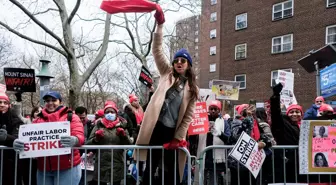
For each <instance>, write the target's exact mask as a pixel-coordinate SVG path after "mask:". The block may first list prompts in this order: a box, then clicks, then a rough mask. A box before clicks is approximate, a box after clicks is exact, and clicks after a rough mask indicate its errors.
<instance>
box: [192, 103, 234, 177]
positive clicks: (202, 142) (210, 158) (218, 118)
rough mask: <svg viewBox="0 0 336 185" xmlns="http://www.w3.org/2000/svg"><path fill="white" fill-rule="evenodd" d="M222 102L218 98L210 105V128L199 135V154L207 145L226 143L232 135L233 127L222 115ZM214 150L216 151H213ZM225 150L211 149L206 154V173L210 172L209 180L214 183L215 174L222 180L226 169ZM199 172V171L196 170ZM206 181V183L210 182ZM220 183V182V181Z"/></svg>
mask: <svg viewBox="0 0 336 185" xmlns="http://www.w3.org/2000/svg"><path fill="white" fill-rule="evenodd" d="M221 110H222V103H221V102H220V101H218V100H214V101H211V103H210V104H209V107H208V118H209V124H210V125H209V126H210V130H209V132H208V133H207V134H200V135H198V142H197V143H198V147H197V156H199V154H200V153H201V152H202V151H203V149H204V148H205V147H207V146H211V145H226V144H228V141H229V138H230V136H231V129H230V126H229V124H228V122H227V121H225V120H224V118H223V117H222V115H221ZM213 152H214V153H213ZM225 155H226V153H225V150H224V149H223V150H219V149H217V150H209V151H208V152H206V155H205V160H204V163H205V171H204V173H205V174H209V176H208V178H205V179H204V180H208V181H209V183H210V184H214V176H215V178H216V179H217V181H219V180H222V179H223V176H222V175H221V172H223V171H225V162H226V156H225ZM214 161H215V163H216V173H214V168H213V166H214ZM196 174H197V172H196ZM209 183H205V184H209ZM218 183H219V184H220V182H218Z"/></svg>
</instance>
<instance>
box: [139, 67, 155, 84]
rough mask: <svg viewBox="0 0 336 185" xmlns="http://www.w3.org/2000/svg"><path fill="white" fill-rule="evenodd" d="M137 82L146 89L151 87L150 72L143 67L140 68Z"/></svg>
mask: <svg viewBox="0 0 336 185" xmlns="http://www.w3.org/2000/svg"><path fill="white" fill-rule="evenodd" d="M139 81H140V82H142V83H143V84H144V85H146V86H147V87H151V86H152V85H153V79H152V75H151V74H150V72H149V71H148V70H147V69H146V68H145V66H142V68H141V72H140V76H139Z"/></svg>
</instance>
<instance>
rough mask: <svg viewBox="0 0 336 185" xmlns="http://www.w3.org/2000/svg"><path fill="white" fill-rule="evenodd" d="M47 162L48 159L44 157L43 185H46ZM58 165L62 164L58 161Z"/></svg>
mask: <svg viewBox="0 0 336 185" xmlns="http://www.w3.org/2000/svg"><path fill="white" fill-rule="evenodd" d="M46 161H47V158H46V157H44V164H43V166H44V168H43V185H45V184H46ZM58 163H60V162H59V161H58ZM58 171H59V170H58Z"/></svg>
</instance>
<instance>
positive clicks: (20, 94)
mask: <svg viewBox="0 0 336 185" xmlns="http://www.w3.org/2000/svg"><path fill="white" fill-rule="evenodd" d="M15 97H16V101H17V102H22V93H21V92H17V93H15Z"/></svg>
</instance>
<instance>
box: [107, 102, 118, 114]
mask: <svg viewBox="0 0 336 185" xmlns="http://www.w3.org/2000/svg"><path fill="white" fill-rule="evenodd" d="M108 108H112V109H114V110H115V111H116V112H118V108H117V105H116V104H115V103H114V102H113V101H111V100H107V101H106V102H105V107H104V112H105V111H106V109H108Z"/></svg>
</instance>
